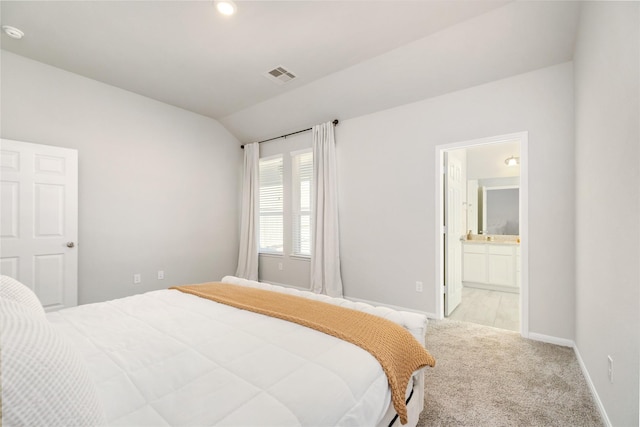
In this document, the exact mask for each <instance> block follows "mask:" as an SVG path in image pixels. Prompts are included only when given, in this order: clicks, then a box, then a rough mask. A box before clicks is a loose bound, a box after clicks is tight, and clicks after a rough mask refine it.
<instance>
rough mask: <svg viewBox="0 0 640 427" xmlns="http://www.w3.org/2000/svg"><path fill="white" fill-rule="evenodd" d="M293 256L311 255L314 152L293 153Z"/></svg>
mask: <svg viewBox="0 0 640 427" xmlns="http://www.w3.org/2000/svg"><path fill="white" fill-rule="evenodd" d="M291 166H292V184H293V189H292V190H293V191H292V193H293V209H292V212H293V254H294V255H304V256H310V255H311V192H312V188H313V187H312V179H313V152H312V151H305V152H302V153H300V152H298V153H293V154H292V158H291Z"/></svg>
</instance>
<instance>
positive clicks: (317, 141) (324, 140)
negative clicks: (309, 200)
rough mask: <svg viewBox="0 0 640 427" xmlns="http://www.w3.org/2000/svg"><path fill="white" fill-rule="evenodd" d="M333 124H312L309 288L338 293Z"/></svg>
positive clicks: (336, 294)
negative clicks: (312, 187) (311, 212)
mask: <svg viewBox="0 0 640 427" xmlns="http://www.w3.org/2000/svg"><path fill="white" fill-rule="evenodd" d="M333 128H334V125H333V123H332V122H327V123H323V124H320V125H316V126H314V127H313V128H312V129H311V132H312V137H313V182H314V192H313V214H312V215H313V216H312V226H311V227H312V228H311V241H312V250H311V289H312V290H313V291H314V292H316V293H323V294H327V295H329V296H332V297H341V296H342V278H341V276H340V248H339V230H338V194H337V189H338V185H337V174H336V154H335V148H336V144H335V136H334V129H333Z"/></svg>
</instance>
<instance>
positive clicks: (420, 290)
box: [416, 282, 422, 292]
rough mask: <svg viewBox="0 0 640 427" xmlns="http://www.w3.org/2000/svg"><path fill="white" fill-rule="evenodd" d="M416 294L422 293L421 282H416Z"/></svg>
mask: <svg viewBox="0 0 640 427" xmlns="http://www.w3.org/2000/svg"><path fill="white" fill-rule="evenodd" d="M416 292H422V282H416Z"/></svg>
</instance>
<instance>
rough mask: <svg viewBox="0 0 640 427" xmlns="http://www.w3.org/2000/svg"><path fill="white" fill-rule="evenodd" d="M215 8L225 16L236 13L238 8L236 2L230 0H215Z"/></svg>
mask: <svg viewBox="0 0 640 427" xmlns="http://www.w3.org/2000/svg"><path fill="white" fill-rule="evenodd" d="M216 9H218V12H220V13H221V14H223V15H226V16H230V15H233V14H234V13H236V10H238V8H237V7H236V4H235V3H234V2H233V1H232V0H221V1H216Z"/></svg>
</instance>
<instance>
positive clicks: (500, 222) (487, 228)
mask: <svg viewBox="0 0 640 427" xmlns="http://www.w3.org/2000/svg"><path fill="white" fill-rule="evenodd" d="M519 207H520V189H519V179H518V177H515V179H514V178H495V179H487V180H478V229H479V230H478V232H479V233H480V234H498V235H512V236H517V235H519V234H520V208H519Z"/></svg>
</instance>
